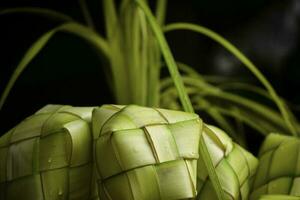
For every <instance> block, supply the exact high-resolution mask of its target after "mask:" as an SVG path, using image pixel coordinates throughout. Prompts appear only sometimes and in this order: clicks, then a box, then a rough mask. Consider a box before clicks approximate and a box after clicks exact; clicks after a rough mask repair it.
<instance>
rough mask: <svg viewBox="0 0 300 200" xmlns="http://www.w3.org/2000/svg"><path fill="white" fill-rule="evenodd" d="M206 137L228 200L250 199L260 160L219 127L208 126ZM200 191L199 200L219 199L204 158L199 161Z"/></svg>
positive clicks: (198, 177) (198, 181)
mask: <svg viewBox="0 0 300 200" xmlns="http://www.w3.org/2000/svg"><path fill="white" fill-rule="evenodd" d="M203 137H204V141H205V143H206V144H207V148H208V151H209V153H210V156H211V158H212V162H213V164H214V166H215V168H216V172H217V176H218V177H219V181H220V183H221V186H222V188H223V191H224V195H225V198H226V199H228V200H238V199H239V200H246V199H248V195H249V190H250V188H251V184H252V180H253V176H254V174H255V171H256V168H257V165H258V161H257V159H256V158H255V157H254V156H253V155H252V154H250V153H249V152H247V151H245V150H244V149H243V148H241V147H240V146H239V145H238V144H236V143H234V142H233V141H232V140H231V139H230V138H229V137H228V136H227V134H226V133H225V132H223V131H222V130H221V129H219V128H217V127H214V126H210V125H206V126H205V127H204V128H203ZM197 190H198V196H197V199H198V200H205V199H209V200H217V196H216V194H215V191H214V189H213V187H212V184H211V182H210V180H209V177H208V174H207V171H206V168H205V166H204V162H203V159H202V157H201V156H200V158H199V160H198V170H197Z"/></svg>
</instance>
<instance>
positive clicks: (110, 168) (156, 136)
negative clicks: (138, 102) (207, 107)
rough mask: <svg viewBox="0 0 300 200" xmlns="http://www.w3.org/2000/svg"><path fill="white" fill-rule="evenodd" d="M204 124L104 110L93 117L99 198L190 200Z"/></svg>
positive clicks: (153, 112) (161, 113)
mask: <svg viewBox="0 0 300 200" xmlns="http://www.w3.org/2000/svg"><path fill="white" fill-rule="evenodd" d="M201 129H202V121H201V120H200V118H199V117H198V115H196V114H192V113H185V112H180V111H171V110H165V109H154V108H146V107H140V106H134V105H130V106H125V107H120V106H114V105H105V106H102V107H101V108H100V109H96V110H94V113H93V132H94V134H95V135H94V136H95V138H97V139H96V151H95V154H96V155H95V156H96V165H97V170H98V173H99V175H100V177H101V178H100V179H99V184H98V185H99V194H100V199H101V200H102V199H103V200H105V199H114V200H141V199H143V200H158V199H191V198H194V197H195V196H196V170H197V159H198V157H199V154H198V145H199V137H200V132H201Z"/></svg>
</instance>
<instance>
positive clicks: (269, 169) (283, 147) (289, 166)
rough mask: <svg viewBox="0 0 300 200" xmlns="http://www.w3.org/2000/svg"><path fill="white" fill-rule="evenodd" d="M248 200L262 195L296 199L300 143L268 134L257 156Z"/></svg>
mask: <svg viewBox="0 0 300 200" xmlns="http://www.w3.org/2000/svg"><path fill="white" fill-rule="evenodd" d="M259 160H260V164H259V167H258V170H257V174H256V176H255V181H254V186H253V191H252V193H251V196H250V199H251V200H255V199H258V198H259V196H261V195H264V194H283V195H293V196H300V140H299V139H298V138H296V137H291V136H283V135H279V134H270V135H269V136H268V137H267V138H266V140H265V141H264V143H263V145H262V147H261V150H260V153H259Z"/></svg>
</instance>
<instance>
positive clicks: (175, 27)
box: [164, 23, 298, 136]
mask: <svg viewBox="0 0 300 200" xmlns="http://www.w3.org/2000/svg"><path fill="white" fill-rule="evenodd" d="M164 30H165V31H166V32H168V31H172V30H190V31H194V32H197V33H200V34H203V35H205V36H207V37H209V38H211V39H212V40H214V41H216V42H218V43H219V44H221V45H222V46H223V47H224V48H226V49H227V50H228V51H229V52H231V53H232V54H233V55H234V56H235V57H236V58H237V59H239V60H240V61H241V62H242V63H243V64H244V65H245V66H246V67H247V68H248V69H249V70H250V71H251V72H252V73H253V74H254V75H255V77H256V78H257V79H258V80H259V81H260V82H261V83H262V84H263V86H264V87H265V88H266V89H267V90H268V92H269V94H270V96H271V97H272V98H273V100H274V102H275V103H276V105H277V106H278V109H279V111H280V112H281V114H282V116H283V119H284V121H285V123H286V125H287V127H288V128H289V131H290V132H291V134H293V135H295V136H296V135H297V134H298V132H297V129H296V127H295V126H294V124H293V123H292V121H291V119H290V114H289V112H288V111H287V109H286V107H285V105H284V103H283V102H282V101H281V99H280V98H279V96H278V94H277V93H276V91H275V90H274V88H273V86H272V85H271V84H270V83H269V81H268V80H267V79H266V78H265V76H264V75H263V74H262V73H261V72H260V71H259V69H258V68H257V67H256V66H255V65H254V64H253V63H252V62H251V61H250V60H249V59H248V58H247V57H246V56H245V55H244V54H243V53H242V52H240V51H239V50H238V49H237V48H236V47H235V46H234V45H233V44H231V43H230V42H229V41H227V40H226V39H225V38H223V37H222V36H221V35H219V34H217V33H216V32H214V31H212V30H210V29H208V28H206V27H203V26H200V25H196V24H190V23H174V24H169V25H167V26H166V27H165V28H164Z"/></svg>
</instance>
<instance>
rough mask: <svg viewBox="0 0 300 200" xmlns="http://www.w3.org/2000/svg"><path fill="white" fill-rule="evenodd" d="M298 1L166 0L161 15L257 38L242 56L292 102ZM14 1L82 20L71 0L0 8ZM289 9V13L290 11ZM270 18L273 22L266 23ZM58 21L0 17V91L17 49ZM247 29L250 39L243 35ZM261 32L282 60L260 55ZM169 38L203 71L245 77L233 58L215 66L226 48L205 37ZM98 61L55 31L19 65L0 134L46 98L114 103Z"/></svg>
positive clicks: (95, 9)
mask: <svg viewBox="0 0 300 200" xmlns="http://www.w3.org/2000/svg"><path fill="white" fill-rule="evenodd" d="M297 2H298V0H285V1H284V2H282V1H280V0H277V1H274V0H273V1H271V0H245V1H239V0H228V1H218V0H201V1H199V0H186V1H182V0H170V1H169V5H168V14H167V20H166V21H167V22H175V21H187V22H194V23H198V24H202V25H205V26H207V27H209V28H212V29H213V30H216V31H217V32H219V33H221V34H223V35H225V36H227V37H228V38H229V39H232V40H231V41H232V42H234V43H235V44H236V45H237V46H240V47H241V48H245V51H246V53H247V52H248V50H247V44H249V45H248V46H250V47H252V46H251V45H252V44H254V43H255V44H256V43H258V44H259V45H258V47H257V46H255V48H256V49H254V50H252V51H251V50H249V57H250V58H251V59H253V60H254V61H255V62H256V63H257V64H258V66H259V67H261V70H262V71H263V72H264V73H265V74H266V75H267V76H268V78H269V79H270V80H271V82H272V83H273V84H274V85H275V87H276V89H277V90H278V91H279V93H280V94H281V95H282V96H284V97H285V98H287V99H288V100H289V101H290V102H293V103H294V104H297V103H299V101H300V99H299V97H298V96H299V95H298V90H297V89H298V86H299V85H300V81H299V77H300V74H299V67H298V63H299V52H300V51H299V45H298V35H299V34H298V28H297V27H298V21H299V20H298V11H297V9H295V6H296V5H298V4H297ZM88 5H89V8H90V9H91V11H92V16H93V18H94V20H95V22H96V26H97V29H98V30H99V31H100V32H102V33H103V16H102V8H101V1H97V0H88ZM20 6H38V7H46V8H52V9H54V10H57V11H62V12H64V13H66V14H69V15H71V16H72V17H73V18H75V19H77V20H79V21H81V22H82V21H83V18H82V14H81V12H80V9H79V5H78V2H77V1H65V0H64V1H58V0H51V1H50V0H44V1H37V0H1V1H0V9H4V8H11V7H20ZM291 9H292V10H296V11H295V12H290V10H291ZM286 15H289V17H290V18H291V19H292V21H293V22H295V23H294V24H292V25H290V26H292V29H291V30H290V29H288V30H286V31H285V30H284V28H285V27H286V26H285V23H289V22H290V21H283V22H282V23H280V22H281V19H283V18H284V17H286ZM264 19H266V20H264ZM274 22H276V23H275V24H274V26H270V24H272V23H274ZM58 23H59V22H57V21H52V20H49V19H47V18H41V17H37V16H32V15H24V14H22V15H21V14H18V15H3V16H1V15H0V58H1V59H0V92H2V91H3V88H4V86H5V84H6V83H7V81H8V78H9V76H10V75H11V73H12V72H13V70H14V68H15V67H16V65H17V63H18V61H19V60H20V58H21V57H22V55H23V53H24V51H25V50H26V49H27V48H28V47H29V46H30V44H31V43H32V42H33V41H34V40H35V39H36V38H37V37H38V36H39V35H41V34H42V33H43V32H45V31H47V30H49V29H50V28H52V27H54V26H56V25H57V24H58ZM281 26H282V27H281ZM290 26H288V27H290ZM262 27H267V28H266V29H264V28H262ZM260 31H261V32H260ZM270 33H272V34H270ZM249 35H250V36H253V35H254V37H250V38H249ZM266 37H267V38H271V39H270V41H271V44H273V41H274V44H277V43H276V41H278V38H279V40H280V41H281V39H282V41H283V42H281V43H279V45H277V46H275V49H276V48H277V49H279V50H278V52H282V51H280V50H282V49H285V50H286V51H285V52H283V54H284V56H282V58H281V57H278V55H277V54H276V51H270V54H268V55H270V58H266V59H264V55H265V54H263V53H265V52H266V50H265V49H266V48H269V46H264V41H261V40H262V39H261V38H266ZM272 37H274V39H273V38H272ZM247 39H249V40H251V41H249V40H247ZM272 39H273V40H272ZM168 41H169V43H170V46H171V48H172V51H173V53H174V55H175V57H176V58H177V59H178V60H180V61H185V62H187V63H189V64H190V65H192V66H194V67H195V68H196V69H197V70H199V71H201V72H203V73H213V74H220V75H223V74H227V75H229V76H235V75H239V76H240V77H244V78H247V79H250V80H252V78H249V77H251V76H250V74H249V73H248V72H247V70H243V68H242V67H241V66H240V65H239V63H236V62H235V64H233V66H232V67H229V68H228V70H227V69H226V70H227V71H226V70H225V71H224V69H220V68H219V67H218V62H215V61H216V60H218V59H220V56H219V57H218V55H219V54H221V55H225V57H226V53H225V52H222V51H221V50H219V49H218V48H217V47H216V44H214V43H213V42H211V41H210V40H208V39H206V38H204V37H200V36H198V35H196V34H193V33H187V32H178V33H170V34H168ZM253 41H254V42H253ZM291 44H293V45H291ZM280 45H281V46H280ZM245 46H246V47H245ZM257 52H258V53H260V52H262V54H263V56H260V55H258V56H257V54H258V53H257ZM267 52H268V51H267ZM274 52H275V53H274ZM272 53H273V54H274V55H273V54H272ZM247 55H248V54H247ZM280 55H281V54H280ZM221 57H222V56H221ZM227 57H228V56H227ZM260 57H263V59H261V58H260ZM279 58H280V59H279ZM230 59H232V58H229V60H230ZM233 60H234V59H233ZM272 60H273V61H274V60H275V61H276V63H275V64H274V62H272ZM103 67H105V66H103V64H102V62H101V61H100V59H99V58H98V57H97V56H96V55H95V54H94V52H93V50H91V49H90V48H89V46H88V45H87V44H85V43H84V42H82V41H80V40H78V38H76V37H74V36H70V35H68V34H62V33H60V34H57V35H56V36H55V37H54V38H53V39H51V42H50V43H49V44H48V45H47V47H46V48H45V49H44V50H43V51H42V52H41V54H40V55H39V56H38V57H37V58H36V59H34V61H33V62H32V63H31V64H30V66H29V67H28V69H26V70H25V72H24V73H23V74H22V76H21V77H20V79H19V80H18V81H17V83H16V85H15V87H14V88H13V90H12V92H11V94H10V95H9V98H8V99H7V102H6V104H5V105H4V107H3V109H2V110H1V111H0V123H1V124H0V135H1V134H4V133H5V132H6V131H7V130H9V129H10V128H12V127H13V126H14V125H16V124H17V123H18V122H20V121H21V120H22V119H24V118H25V117H26V116H29V115H31V114H32V113H34V112H35V111H36V110H38V109H39V108H41V107H42V106H44V105H46V104H49V103H52V104H71V105H76V106H90V105H101V104H104V103H114V100H113V97H112V95H111V93H110V91H109V88H108V84H107V83H106V81H105V78H104V76H103V71H102V69H103ZM253 80H254V79H253ZM253 80H252V81H253Z"/></svg>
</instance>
